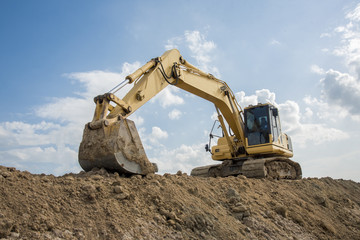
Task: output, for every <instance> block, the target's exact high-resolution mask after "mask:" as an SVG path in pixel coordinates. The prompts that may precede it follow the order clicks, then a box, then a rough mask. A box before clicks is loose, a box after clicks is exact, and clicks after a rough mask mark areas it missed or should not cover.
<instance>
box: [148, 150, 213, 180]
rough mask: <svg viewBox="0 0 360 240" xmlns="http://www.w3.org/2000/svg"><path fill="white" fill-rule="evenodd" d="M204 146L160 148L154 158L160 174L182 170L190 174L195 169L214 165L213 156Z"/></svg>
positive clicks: (151, 159) (152, 160)
mask: <svg viewBox="0 0 360 240" xmlns="http://www.w3.org/2000/svg"><path fill="white" fill-rule="evenodd" d="M204 146H205V145H204V144H194V145H184V144H183V145H181V146H180V147H178V148H174V149H167V148H160V149H159V151H157V152H156V153H155V154H154V155H153V157H152V158H150V161H151V162H155V163H157V164H158V166H159V170H160V173H166V172H176V171H178V170H181V171H182V172H186V173H188V174H190V172H191V170H192V169H193V168H195V167H200V166H205V165H211V164H214V161H213V160H212V159H211V155H210V154H209V153H207V152H205V150H204Z"/></svg>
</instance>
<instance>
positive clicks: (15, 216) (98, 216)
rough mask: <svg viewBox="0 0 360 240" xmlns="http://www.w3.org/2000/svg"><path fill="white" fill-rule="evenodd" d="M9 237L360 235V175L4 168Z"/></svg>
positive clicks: (1, 231)
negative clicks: (126, 173)
mask: <svg viewBox="0 0 360 240" xmlns="http://www.w3.org/2000/svg"><path fill="white" fill-rule="evenodd" d="M0 239H126V240H130V239H360V183H357V182H354V181H350V180H341V179H331V178H319V179H317V178H305V179H301V180H292V181H290V180H269V179H248V178H246V177H243V176H238V177H226V178H198V177H191V176H188V175H187V174H183V173H181V172H178V173H177V174H165V175H156V174H149V175H147V176H143V177H142V176H132V177H130V178H125V177H122V176H119V174H117V173H108V172H107V171H105V170H104V169H93V170H92V171H90V172H88V173H84V172H81V173H78V174H66V175H64V176H60V177H55V176H53V175H45V174H42V175H34V174H31V173H29V172H22V171H18V170H16V169H14V168H8V167H2V166H0Z"/></svg>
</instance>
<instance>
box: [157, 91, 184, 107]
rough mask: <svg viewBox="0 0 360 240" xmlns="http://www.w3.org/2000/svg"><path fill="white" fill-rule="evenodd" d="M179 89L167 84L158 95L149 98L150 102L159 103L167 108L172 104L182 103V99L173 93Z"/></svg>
mask: <svg viewBox="0 0 360 240" xmlns="http://www.w3.org/2000/svg"><path fill="white" fill-rule="evenodd" d="M178 91H179V89H178V88H175V87H173V86H167V87H166V88H165V89H163V90H162V91H161V92H160V93H159V94H158V95H156V96H155V97H154V98H153V99H151V100H150V102H152V103H156V102H157V103H159V104H160V106H161V107H163V108H167V107H169V106H173V105H181V104H184V102H185V101H184V99H183V98H182V97H180V96H178V95H175V92H178Z"/></svg>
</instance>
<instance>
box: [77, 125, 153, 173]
mask: <svg viewBox="0 0 360 240" xmlns="http://www.w3.org/2000/svg"><path fill="white" fill-rule="evenodd" d="M79 163H80V166H81V167H82V168H83V169H84V170H85V171H90V170H91V169H93V168H105V169H106V170H108V171H112V172H119V173H121V174H125V175H132V174H141V175H146V174H148V173H154V172H155V171H157V167H156V165H155V164H152V163H150V161H149V160H148V158H147V156H146V154H145V150H144V147H143V145H142V143H141V140H140V137H139V134H138V132H137V130H136V127H135V124H134V122H133V121H131V120H128V119H121V120H118V121H116V122H114V123H112V124H110V125H108V126H105V124H104V125H102V126H101V127H100V128H98V129H91V128H90V125H89V124H87V125H86V126H85V129H84V134H83V139H82V142H81V143H80V147H79Z"/></svg>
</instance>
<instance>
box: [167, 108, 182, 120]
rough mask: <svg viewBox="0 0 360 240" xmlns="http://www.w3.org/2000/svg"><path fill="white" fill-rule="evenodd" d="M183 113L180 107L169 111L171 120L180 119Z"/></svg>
mask: <svg viewBox="0 0 360 240" xmlns="http://www.w3.org/2000/svg"><path fill="white" fill-rule="evenodd" d="M181 115H182V112H181V111H180V110H178V109H173V110H172V111H171V112H169V114H168V116H169V118H170V119H171V120H176V119H180V117H181Z"/></svg>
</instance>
